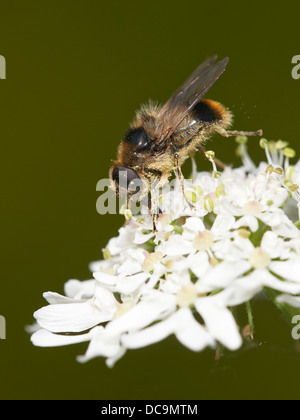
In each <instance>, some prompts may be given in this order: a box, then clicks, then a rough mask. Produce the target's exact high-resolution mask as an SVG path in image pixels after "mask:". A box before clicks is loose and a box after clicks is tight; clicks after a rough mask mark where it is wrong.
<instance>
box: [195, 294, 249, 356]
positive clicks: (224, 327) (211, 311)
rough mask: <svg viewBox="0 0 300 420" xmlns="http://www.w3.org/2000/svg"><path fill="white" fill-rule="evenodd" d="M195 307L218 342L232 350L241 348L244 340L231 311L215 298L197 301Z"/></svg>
mask: <svg viewBox="0 0 300 420" xmlns="http://www.w3.org/2000/svg"><path fill="white" fill-rule="evenodd" d="M195 307H196V309H197V311H198V312H199V314H200V315H201V316H202V318H203V319H204V322H205V325H206V327H207V329H208V331H209V332H210V333H211V334H212V335H213V337H214V338H215V339H216V340H218V341H219V342H220V343H222V344H223V345H224V346H225V347H227V348H228V349H230V350H237V349H238V348H240V347H241V345H242V338H241V336H240V333H239V331H238V327H237V324H236V321H235V319H234V317H233V315H232V313H231V312H230V311H229V309H227V308H226V307H225V306H223V305H222V304H221V303H220V302H218V301H217V299H214V297H212V298H209V297H208V298H200V299H197V301H196V303H195Z"/></svg>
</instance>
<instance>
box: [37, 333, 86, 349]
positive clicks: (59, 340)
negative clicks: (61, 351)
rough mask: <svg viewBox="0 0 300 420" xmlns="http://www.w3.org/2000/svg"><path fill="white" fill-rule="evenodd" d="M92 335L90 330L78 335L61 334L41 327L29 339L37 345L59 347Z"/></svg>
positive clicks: (75, 342)
mask: <svg viewBox="0 0 300 420" xmlns="http://www.w3.org/2000/svg"><path fill="white" fill-rule="evenodd" d="M92 336H93V335H92V334H91V333H90V332H89V333H87V334H79V335H62V334H53V333H51V332H50V331H47V330H44V329H41V330H38V331H37V332H35V333H34V334H33V335H32V336H31V338H30V339H31V341H32V343H33V344H34V345H35V346H37V347H60V346H69V345H71V344H77V343H84V342H86V341H90V340H91V338H92Z"/></svg>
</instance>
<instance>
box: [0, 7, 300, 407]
mask: <svg viewBox="0 0 300 420" xmlns="http://www.w3.org/2000/svg"><path fill="white" fill-rule="evenodd" d="M0 11H1V15H0V54H1V55H4V56H5V57H6V60H7V80H2V81H0V97H1V105H0V112H1V113H0V124H1V125H0V126H1V161H2V163H1V172H2V174H1V190H2V204H1V212H2V217H1V219H2V228H1V233H2V234H1V240H2V250H1V258H2V264H1V268H2V270H1V271H2V274H1V287H0V315H4V316H5V317H6V320H7V340H5V341H4V340H2V341H0V372H1V381H0V398H1V399H152V398H157V399H163V398H169V399H178V398H183V399H187V398H195V399H225V398H231V399H254V398H255V399H257V398H261V399H273V398H274V399H279V398H297V399H298V398H299V397H300V390H299V379H298V378H299V374H300V357H299V355H298V354H296V353H295V352H294V349H293V343H292V341H291V339H290V333H289V327H288V326H287V325H285V323H284V322H283V320H282V319H281V317H280V315H279V314H278V313H277V311H276V310H274V309H273V307H272V305H269V304H268V303H266V302H262V301H258V302H257V303H256V304H255V307H254V315H255V319H256V328H257V340H258V341H259V342H263V345H261V346H259V347H256V348H254V349H252V350H250V351H247V352H242V353H241V354H239V355H237V356H236V357H234V358H232V359H230V360H228V361H227V362H226V363H224V364H222V363H221V364H220V365H217V366H216V365H215V364H214V361H213V357H214V355H213V353H212V352H210V351H207V352H204V353H201V354H194V353H192V352H190V351H189V350H187V349H185V348H183V347H182V346H181V345H180V344H178V343H177V342H176V340H175V339H173V338H170V339H168V340H166V341H165V342H162V343H158V344H157V345H154V346H152V347H151V348H146V349H141V350H136V351H129V352H128V353H127V355H126V356H125V357H124V358H123V359H122V360H121V361H120V362H118V364H117V365H116V366H115V367H114V368H113V369H112V370H110V369H108V368H107V367H106V365H105V363H104V360H103V359H97V360H94V361H92V362H90V363H88V364H85V365H80V364H78V363H77V362H76V361H75V357H76V355H78V354H83V353H84V351H85V349H86V345H85V344H83V345H78V346H73V347H69V348H68V347H65V348H54V349H39V348H35V347H33V346H32V344H31V343H30V340H29V336H28V334H27V333H26V332H25V331H24V327H25V325H28V324H31V323H32V322H33V317H32V313H33V312H34V311H35V310H36V309H38V308H40V307H41V306H43V305H44V304H45V302H44V300H43V298H42V293H43V292H44V291H48V290H51V291H57V292H60V293H62V292H63V285H64V283H65V281H66V280H68V279H69V278H79V279H87V278H89V277H90V274H89V271H88V263H89V262H90V261H92V260H95V259H99V258H101V249H102V248H103V247H104V246H105V245H106V243H107V241H108V240H109V238H110V237H111V236H115V235H116V234H117V230H118V227H119V226H120V225H121V224H122V222H123V219H122V217H121V216H114V215H106V216H100V215H98V214H97V212H96V207H95V206H96V200H97V197H98V196H99V193H97V192H96V183H97V181H98V180H99V179H101V178H104V177H106V176H107V174H108V170H109V167H110V162H111V159H114V158H115V156H116V149H117V146H118V144H119V142H120V139H121V137H122V136H123V134H124V132H125V130H126V129H127V125H128V123H129V121H130V120H131V118H132V117H133V115H134V111H135V109H136V108H137V107H138V106H139V104H140V103H143V102H145V101H147V100H148V99H149V98H152V99H155V100H158V101H160V102H163V101H165V100H166V99H167V98H168V96H169V95H170V94H171V93H172V92H173V90H175V89H176V88H177V87H178V86H179V84H180V83H181V82H183V81H184V79H185V78H186V77H187V76H188V75H189V73H191V72H192V71H193V70H194V68H195V67H196V66H197V65H198V64H199V63H200V62H201V61H203V60H204V59H205V58H207V57H209V56H211V55H213V54H216V53H217V54H218V55H219V56H220V57H221V58H222V57H225V56H227V55H228V56H229V57H230V59H231V61H230V63H229V66H228V69H227V71H226V72H225V74H224V75H223V76H222V77H221V78H220V80H219V81H218V83H216V84H215V86H214V87H213V88H212V89H211V91H210V92H209V95H208V96H209V97H211V98H212V99H217V100H220V101H222V102H223V103H224V104H225V105H227V106H229V107H230V108H231V109H232V110H233V112H234V114H235V126H234V128H236V129H243V130H256V129H258V128H263V129H264V134H265V136H266V137H267V138H268V139H279V138H281V139H284V140H287V141H289V142H290V144H291V146H292V147H295V148H298V150H299V146H298V143H299V133H300V119H299V111H300V103H299V93H300V80H299V81H295V80H293V79H292V77H291V70H292V67H293V66H292V64H291V60H292V57H293V56H294V55H296V54H300V43H299V38H300V36H299V3H298V2H296V1H294V2H287V3H286V4H285V6H283V5H280V8H277V6H276V5H275V3H273V2H255V1H252V2H251V3H245V2H236V1H231V2H223V3H221V2H218V3H216V2H207V1H205V2H204V1H201V0H196V1H194V0H186V1H184V2H182V3H180V4H178V5H176V4H174V2H171V1H158V0H151V1H143V2H142V1H137V0H127V1H110V2H105V1H102V0H85V1H79V0H72V1H71V0H64V1H61V0H60V1H54V0H52V1H43V2H41V1H32V0H28V1H26V2H25V1H20V0H19V1H13V0H12V1H10V2H9V3H8V2H3V1H2V2H1V8H0ZM251 142H252V144H251V146H250V150H251V154H252V156H253V157H254V158H255V159H257V161H259V160H260V159H261V158H262V157H263V153H262V151H261V150H260V149H259V147H258V146H257V140H255V139H253V140H251ZM212 147H213V148H214V150H215V151H216V153H217V156H218V157H219V158H220V159H222V160H223V161H226V162H231V161H234V162H235V163H237V162H238V159H237V158H236V157H235V155H234V153H235V144H234V141H233V140H229V139H228V140H225V139H223V138H220V137H219V136H216V137H215V141H214V143H213V146H212ZM198 163H199V165H202V167H203V168H206V167H207V166H206V162H204V159H202V158H201V157H199V159H198ZM186 168H188V166H186Z"/></svg>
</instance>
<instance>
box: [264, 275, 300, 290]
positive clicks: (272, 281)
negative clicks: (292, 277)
mask: <svg viewBox="0 0 300 420" xmlns="http://www.w3.org/2000/svg"><path fill="white" fill-rule="evenodd" d="M264 285H265V286H268V287H271V288H272V289H274V290H278V291H279V292H285V293H292V294H298V293H300V282H299V280H298V283H292V282H290V281H281V280H278V279H277V278H276V277H275V276H273V275H272V274H270V273H269V272H267V274H266V276H265V278H264Z"/></svg>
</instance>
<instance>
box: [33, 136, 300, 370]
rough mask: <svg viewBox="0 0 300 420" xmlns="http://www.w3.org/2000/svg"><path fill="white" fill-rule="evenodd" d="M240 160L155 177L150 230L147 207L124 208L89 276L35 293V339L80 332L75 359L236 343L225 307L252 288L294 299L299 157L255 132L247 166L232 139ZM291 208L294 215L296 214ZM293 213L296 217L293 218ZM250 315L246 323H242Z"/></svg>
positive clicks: (46, 341) (41, 342)
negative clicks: (256, 143) (170, 179)
mask: <svg viewBox="0 0 300 420" xmlns="http://www.w3.org/2000/svg"><path fill="white" fill-rule="evenodd" d="M239 141H240V142H241V144H240V146H241V147H240V153H241V157H242V161H243V166H242V167H240V168H237V169H232V168H226V169H225V170H224V171H223V172H222V173H216V168H215V166H214V167H213V169H214V172H213V174H209V173H207V172H206V173H197V172H196V170H195V168H194V170H193V180H185V192H186V197H187V198H188V199H189V200H190V201H191V202H192V203H193V205H194V207H191V206H189V205H188V203H187V201H186V200H185V199H184V197H183V195H182V191H181V187H180V185H179V182H178V181H176V182H175V184H174V187H173V188H171V189H170V188H168V187H169V185H167V186H165V187H164V188H163V189H162V190H161V191H160V193H161V194H160V196H159V197H158V201H159V203H160V209H161V211H162V213H161V214H160V216H159V218H158V221H157V232H153V231H152V220H151V217H150V216H149V215H145V214H142V215H139V216H132V217H130V220H127V223H126V224H125V225H124V226H123V227H122V228H121V229H120V230H119V235H118V236H117V237H115V238H112V239H111V240H110V241H109V243H108V244H107V246H106V248H105V249H104V250H103V256H104V259H103V260H100V261H95V262H93V263H91V264H90V270H91V271H92V273H93V277H94V278H93V279H90V280H87V281H78V280H74V279H73V280H69V281H68V282H67V283H66V285H65V296H63V295H59V294H57V293H50V292H48V293H45V294H44V297H45V299H46V300H47V302H48V304H49V305H48V306H45V307H43V308H41V309H40V310H38V311H36V312H35V314H34V317H35V319H36V321H37V323H38V326H39V329H38V330H36V329H35V330H34V331H35V332H34V333H33V335H32V338H31V339H32V342H33V343H34V344H35V345H37V346H41V347H51V346H64V345H71V344H75V343H79V342H89V346H88V349H87V351H86V354H85V355H82V356H79V357H78V361H79V362H86V361H88V360H90V359H92V358H94V357H98V356H101V357H105V358H106V362H107V365H108V366H110V367H111V366H113V365H114V363H115V362H116V361H117V360H119V359H120V358H121V357H123V356H124V354H125V353H126V351H127V350H128V349H133V348H140V347H145V346H148V345H150V344H153V343H156V342H158V341H161V340H163V339H165V338H166V337H168V336H169V335H175V337H176V338H177V339H178V341H180V342H181V343H182V344H183V345H184V346H186V347H187V348H189V349H190V350H192V351H202V350H203V349H205V348H207V347H209V348H214V349H216V348H217V346H218V345H220V344H221V345H222V346H223V347H224V348H227V349H229V350H231V351H235V350H237V349H239V348H240V347H241V346H242V344H243V339H242V336H241V334H240V327H241V326H240V325H239V320H237V319H235V318H234V316H233V313H232V307H234V306H237V305H241V304H247V310H248V311H249V301H251V300H252V299H253V298H254V297H255V296H256V295H257V294H259V293H261V292H262V291H265V292H266V293H267V292H268V290H272V291H273V292H274V293H275V296H276V298H277V300H276V301H275V303H277V304H278V303H280V304H281V305H290V306H292V307H295V308H300V297H299V296H300V276H299V272H300V234H299V223H298V222H297V221H296V220H293V218H292V217H291V215H292V214H293V215H294V216H293V217H295V214H296V215H297V214H298V209H299V208H300V196H299V191H298V184H300V163H298V164H297V165H296V166H295V167H292V166H291V165H290V162H289V159H290V156H291V155H292V152H291V151H290V149H289V150H287V149H286V143H284V142H277V143H274V144H273V143H267V142H266V141H263V142H262V145H263V147H265V149H266V155H267V161H268V162H267V163H265V162H262V163H261V164H260V165H259V166H258V167H256V166H255V164H254V163H253V161H252V160H251V158H250V157H249V155H248V154H247V150H246V145H245V141H244V139H242V140H239ZM296 218H297V216H296ZM295 221H296V223H294V222H295ZM251 322H252V321H251V319H250V317H249V323H250V327H251Z"/></svg>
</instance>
